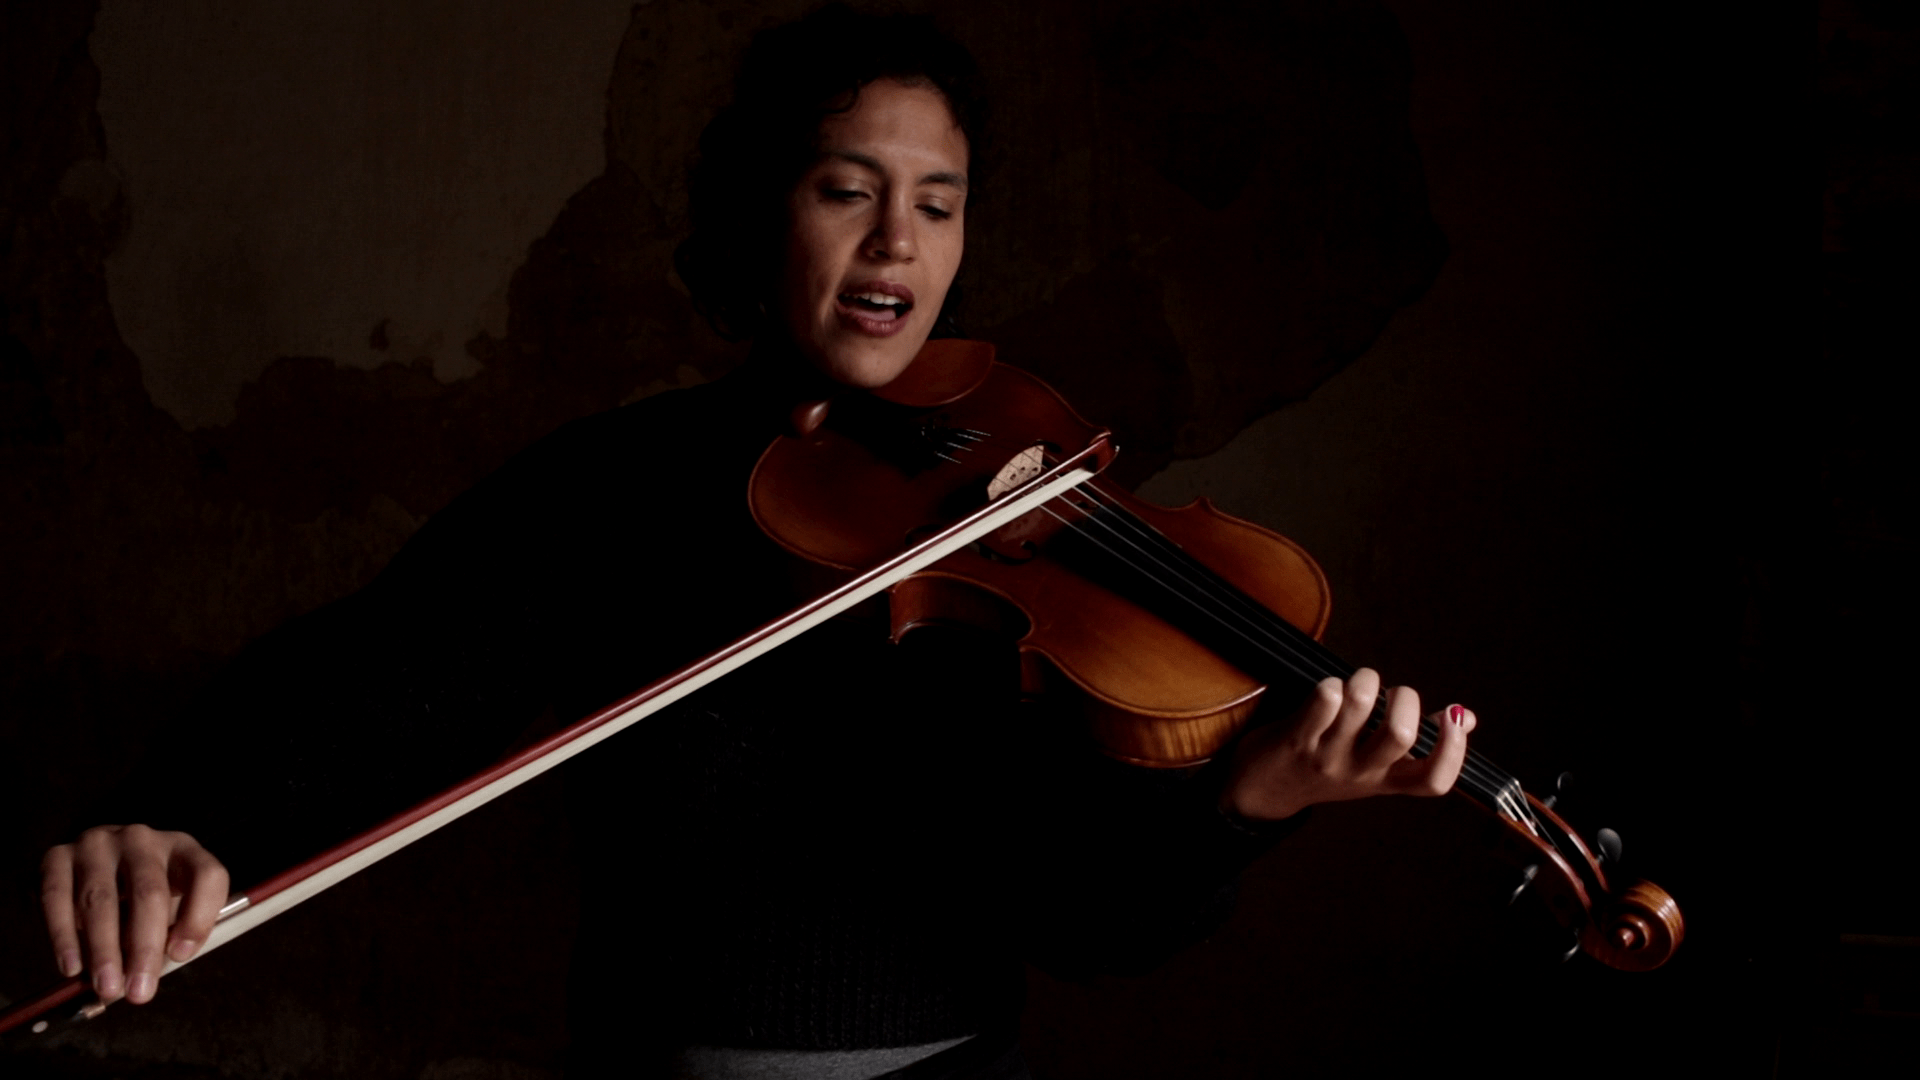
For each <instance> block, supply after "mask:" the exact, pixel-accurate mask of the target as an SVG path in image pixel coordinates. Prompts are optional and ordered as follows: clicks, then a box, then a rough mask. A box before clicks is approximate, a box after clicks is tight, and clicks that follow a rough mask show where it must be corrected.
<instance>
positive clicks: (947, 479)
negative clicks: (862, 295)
mask: <svg viewBox="0 0 1920 1080" xmlns="http://www.w3.org/2000/svg"><path fill="white" fill-rule="evenodd" d="M935 344H941V343H935ZM896 405H897V403H896ZM898 407H905V408H910V407H911V406H898ZM903 419H904V418H903ZM914 422H915V423H917V424H921V425H926V426H928V428H929V429H942V430H968V431H976V432H989V431H990V432H993V433H994V437H993V438H992V439H991V440H982V441H980V442H976V443H973V444H972V445H971V447H970V449H971V451H972V452H971V453H966V454H962V455H955V457H956V460H953V461H941V462H939V463H938V465H937V466H934V467H929V468H924V469H921V470H918V471H910V470H909V469H908V468H903V467H902V466H901V465H900V464H899V463H897V462H896V461H892V460H889V459H888V458H887V457H886V456H883V455H881V454H876V453H875V452H874V451H873V450H872V449H871V448H870V447H869V446H868V445H866V444H864V443H863V442H862V441H861V440H860V439H859V437H858V434H857V433H853V434H850V433H849V432H847V431H844V430H840V429H838V428H836V427H835V426H834V425H832V424H825V425H822V426H820V427H818V428H817V429H815V430H814V431H812V432H810V433H808V434H805V435H803V436H800V437H797V438H787V439H781V440H779V441H777V442H775V443H774V444H773V445H772V446H771V447H769V448H768V450H767V452H766V453H765V454H764V455H763V456H762V458H761V460H760V464H759V467H758V468H757V469H756V470H755V472H754V477H753V483H752V485H751V488H750V492H749V505H750V506H751V508H752V510H753V514H754V518H755V520H756V521H757V522H758V523H759V524H760V527H761V529H762V530H764V531H765V532H766V533H767V535H768V536H770V537H772V538H773V539H774V540H775V541H776V542H778V543H779V544H780V545H781V546H782V547H784V548H786V549H787V550H788V551H790V552H792V553H794V554H795V555H798V556H800V557H802V558H804V559H806V560H808V561H809V562H812V563H814V564H817V565H819V566H822V567H826V568H829V569H832V570H837V571H842V572H847V573H851V572H853V571H855V570H860V569H864V568H866V567H868V566H871V565H873V564H875V563H877V562H879V561H880V560H882V559H884V558H886V557H888V556H889V555H892V554H894V553H896V552H898V551H900V550H901V549H903V548H905V547H908V546H910V545H911V544H912V543H914V541H915V540H916V539H917V538H918V537H919V536H921V535H924V534H925V533H926V531H927V530H928V527H929V526H930V525H933V524H937V523H939V522H941V521H943V520H945V519H946V518H948V517H951V516H953V515H954V512H955V511H956V510H958V509H961V508H964V507H967V506H969V505H970V504H973V503H977V502H983V501H985V500H986V498H987V491H988V488H989V487H990V486H991V485H992V483H993V481H994V480H995V478H996V477H997V476H999V475H1000V473H1001V471H1002V470H1003V468H1004V467H1005V466H1006V465H1007V459H1011V458H1013V457H1016V456H1017V454H1018V452H1019V451H1021V450H1025V449H1026V448H1027V447H1030V446H1035V445H1044V446H1052V447H1056V448H1064V447H1077V446H1080V445H1082V444H1084V443H1086V442H1088V441H1090V439H1091V438H1092V436H1093V435H1094V434H1095V433H1096V432H1098V431H1099V429H1098V428H1096V427H1094V426H1093V425H1091V424H1089V423H1087V422H1086V421H1085V420H1083V419H1081V418H1080V416H1079V415H1078V414H1076V413H1075V412H1074V411H1073V409H1072V408H1071V407H1070V406H1068V405H1067V403H1066V402H1065V401H1063V400H1061V398H1060V397H1059V395H1058V394H1056V393H1055V392H1054V391H1053V389H1052V388H1051V387H1048V386H1047V385H1046V384H1045V383H1043V382H1041V381H1040V380H1039V379H1037V378H1035V377H1034V376H1032V375H1030V374H1028V373H1026V372H1024V371H1021V370H1019V369H1018V368H1012V367H1008V366H1006V365H1004V364H999V363H993V362H989V364H988V365H987V367H986V370H985V371H984V372H983V374H982V377H981V378H979V380H978V381H977V382H976V383H975V384H974V385H973V386H972V387H971V388H970V389H969V390H968V391H967V392H966V394H965V396H963V397H959V398H957V399H955V400H952V401H948V402H943V403H940V404H938V405H936V406H932V407H929V408H927V409H926V410H925V411H923V412H920V413H918V414H917V415H916V416H915V417H914ZM850 426H852V427H855V428H856V429H857V428H858V427H860V426H861V425H858V424H855V425H850ZM1002 432H1005V433H1008V434H1005V435H1002V434H1000V433H1002ZM962 449H968V448H962ZM996 451H1006V452H1003V453H997V452H996ZM1093 486H1094V487H1095V488H1096V489H1097V491H1098V492H1099V493H1100V494H1101V495H1102V496H1104V497H1105V498H1106V499H1110V500H1113V501H1114V502H1116V503H1119V504H1121V505H1124V506H1125V507H1126V508H1127V509H1128V510H1130V511H1131V512H1133V513H1134V514H1136V515H1138V516H1139V517H1140V518H1142V519H1143V520H1145V521H1147V522H1148V523H1150V524H1151V525H1153V526H1154V527H1155V528H1156V529H1158V530H1159V531H1160V532H1161V533H1162V534H1164V535H1165V536H1167V537H1168V538H1169V539H1171V540H1173V541H1174V542H1176V543H1178V544H1179V545H1180V546H1181V547H1182V548H1183V549H1185V550H1186V551H1187V552H1188V553H1190V554H1192V555H1193V556H1194V557H1196V558H1197V559H1199V560H1200V561H1201V562H1204V563H1205V564H1206V565H1208V566H1209V567H1211V568H1212V569H1213V570H1214V571H1215V572H1217V573H1219V574H1220V575H1221V576H1223V577H1225V578H1227V579H1228V580H1229V581H1231V582H1232V583H1233V584H1234V585H1236V586H1238V587H1239V588H1240V589H1241V590H1243V591H1245V592H1246V593H1247V594H1248V595H1249V596H1252V597H1253V598H1254V599H1256V600H1257V601H1259V602H1260V603H1261V604H1262V605H1263V606H1265V607H1266V608H1267V609H1268V610H1270V611H1272V612H1274V613H1275V614H1277V615H1279V616H1281V617H1282V618H1284V619H1286V620H1287V621H1288V622H1290V623H1292V624H1293V625H1294V626H1296V627H1299V628H1300V629H1302V630H1304V631H1306V632H1308V633H1310V634H1313V635H1314V636H1316V637H1317V636H1318V635H1319V634H1320V633H1321V631H1322V630H1324V629H1325V627H1326V624H1327V617H1328V614H1329V612H1330V610H1331V601H1330V593H1329V591H1328V588H1327V581H1326V576H1325V575H1324V574H1323V573H1321V570H1320V567H1319V565H1318V564H1316V563H1315V562H1314V561H1313V559H1312V557H1310V556H1309V555H1308V554H1307V553H1306V552H1305V551H1304V550H1302V549H1301V548H1300V546H1299V545H1297V544H1295V543H1294V542H1293V541H1291V540H1288V539H1287V538H1286V537H1283V536H1281V535H1279V534H1278V533H1274V532H1271V531H1269V530H1267V529H1263V528H1261V527H1259V526H1258V525H1254V524H1252V523H1251V522H1247V521H1242V520H1240V519H1238V518H1234V517H1230V516H1228V515H1226V514H1223V513H1221V512H1220V511H1219V510H1217V509H1215V508H1214V507H1213V506H1212V504H1210V503H1209V502H1207V501H1206V500H1204V499H1202V500H1199V501H1197V502H1195V503H1193V504H1192V505H1189V506H1185V507H1181V508H1178V509H1167V508H1164V507H1159V506H1154V505H1153V504H1151V503H1148V502H1145V501H1144V500H1141V499H1137V498H1135V497H1134V496H1133V495H1132V494H1130V493H1128V492H1125V491H1122V490H1120V489H1119V488H1117V487H1115V486H1113V485H1110V484H1107V483H1105V482H1104V481H1098V480H1096V481H1094V482H1093ZM1062 528H1063V523H1062V522H1061V521H1060V520H1058V519H1057V518H1056V517H1054V516H1052V515H1049V514H1048V513H1047V512H1045V511H1044V510H1037V511H1034V512H1032V513H1030V514H1028V515H1026V516H1025V517H1023V518H1021V519H1020V520H1018V521H1016V522H1014V523H1013V524H1011V525H1008V526H1006V527H1004V528H1002V529H1001V530H999V531H998V532H996V533H994V534H993V535H992V536H991V537H989V538H988V539H987V540H985V541H983V542H981V543H979V544H976V545H974V546H973V547H971V548H968V549H967V550H964V551H961V552H957V553H955V554H953V555H950V556H948V557H947V558H946V559H944V560H942V561H941V562H940V563H938V564H937V565H936V566H935V567H933V568H932V569H930V570H926V571H922V572H921V573H919V574H917V575H915V576H913V577H910V578H908V579H906V580H905V581H902V582H900V583H898V584H896V585H894V586H893V588H892V589H891V590H890V592H889V601H890V603H889V608H890V611H889V614H890V618H891V622H892V629H893V635H894V637H895V639H896V640H897V639H898V638H899V637H901V636H902V635H904V634H906V633H907V632H908V631H910V630H912V629H913V628H914V627H916V626H920V625H925V624H928V623H937V622H945V623H959V624H963V625H969V626H975V627H980V628H983V629H989V630H996V631H1000V632H1003V633H1005V634H1007V635H1008V636H1010V637H1012V638H1013V639H1014V640H1015V641H1016V642H1017V647H1018V649H1019V652H1020V657H1021V675H1022V682H1023V689H1024V690H1025V691H1026V692H1028V693H1030V694H1035V695H1038V694H1043V693H1044V694H1054V695H1057V694H1060V693H1062V692H1065V693H1067V694H1069V695H1071V696H1072V697H1073V698H1074V699H1075V700H1077V702H1078V704H1079V705H1080V707H1081V709H1082V710H1083V712H1084V714H1085V717H1086V720H1087V723H1088V725H1089V727H1090V729H1091V731H1092V732H1093V735H1094V738H1095V740H1096V741H1097V742H1098V743H1099V745H1100V747H1101V748H1102V749H1103V750H1104V751H1105V752H1106V753H1108V754H1110V755H1112V756H1114V757H1117V758H1120V759H1121V760H1124V761H1129V762H1132V763H1135V764H1138V765H1144V766H1149V767H1155V768H1181V767H1186V766H1192V765H1198V764H1201V763H1203V762H1205V761H1206V760H1207V759H1208V758H1209V757H1211V756H1212V755H1213V754H1214V753H1215V752H1216V751H1217V750H1218V748H1219V747H1220V746H1222V745H1224V744H1225V743H1226V742H1227V741H1228V740H1230V739H1231V738H1232V737H1233V736H1234V735H1235V734H1236V733H1238V732H1239V731H1240V729H1241V728H1243V727H1244V726H1245V725H1246V723H1247V721H1248V720H1249V719H1250V718H1251V717H1252V715H1253V713H1254V710H1255V709H1256V708H1257V707H1258V705H1259V704H1260V701H1261V699H1262V698H1263V697H1264V696H1265V694H1266V692H1267V685H1266V684H1265V683H1263V682H1261V681H1260V680H1258V679H1255V678H1254V677H1252V676H1250V675H1249V674H1247V673H1246V672H1245V671H1243V670H1241V668H1239V667H1238V666H1236V665H1234V664H1232V663H1229V662H1228V661H1227V660H1225V659H1224V658H1222V657H1221V655H1220V654H1219V653H1218V652H1216V651H1215V650H1213V649H1210V648H1208V647H1207V646H1206V645H1204V644H1202V643H1201V642H1199V641H1197V640H1195V638H1194V637H1193V636H1192V635H1190V634H1188V633H1187V632H1185V631H1183V630H1182V629H1180V628H1179V627H1177V626H1175V625H1174V624H1173V623H1171V622H1169V621H1168V620H1167V619H1166V618H1164V617H1162V616H1161V615H1159V614H1156V613H1155V612H1154V611H1152V610H1150V609H1149V608H1147V607H1145V606H1142V605H1141V604H1140V603H1138V602H1136V601H1135V600H1133V599H1130V598H1129V597H1127V596H1126V595H1123V594H1122V593H1120V592H1117V591H1115V590H1114V589H1112V588H1109V587H1107V586H1106V585H1104V584H1102V583H1100V582H1097V581H1095V580H1092V579H1090V578H1089V577H1087V576H1086V575H1085V574H1083V573H1080V572H1078V571H1076V570H1075V569H1074V568H1073V567H1072V566H1070V565H1069V564H1067V563H1066V562H1063V561H1062V560H1060V559H1057V558H1051V557H1048V556H1047V555H1046V554H1045V551H1046V549H1047V548H1048V545H1049V543H1050V542H1051V541H1053V540H1054V539H1055V538H1056V537H1057V536H1058V534H1059V533H1060V532H1061V530H1062Z"/></svg>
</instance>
